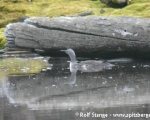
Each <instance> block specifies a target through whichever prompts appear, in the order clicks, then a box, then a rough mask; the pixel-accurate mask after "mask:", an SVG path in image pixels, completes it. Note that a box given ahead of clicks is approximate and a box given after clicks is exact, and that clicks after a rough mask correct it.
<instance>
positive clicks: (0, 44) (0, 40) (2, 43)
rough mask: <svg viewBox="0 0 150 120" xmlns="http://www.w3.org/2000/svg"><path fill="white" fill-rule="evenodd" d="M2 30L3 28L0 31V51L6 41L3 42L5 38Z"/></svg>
mask: <svg viewBox="0 0 150 120" xmlns="http://www.w3.org/2000/svg"><path fill="white" fill-rule="evenodd" d="M4 29H5V28H1V29H0V49H3V48H4V44H5V43H6V40H5V37H4Z"/></svg>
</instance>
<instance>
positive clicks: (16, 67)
mask: <svg viewBox="0 0 150 120" xmlns="http://www.w3.org/2000/svg"><path fill="white" fill-rule="evenodd" d="M46 67H47V63H46V62H45V61H42V60H40V59H30V58H26V59H23V58H5V59H1V60H0V76H5V75H26V74H35V73H38V72H40V71H41V70H42V69H43V68H46Z"/></svg>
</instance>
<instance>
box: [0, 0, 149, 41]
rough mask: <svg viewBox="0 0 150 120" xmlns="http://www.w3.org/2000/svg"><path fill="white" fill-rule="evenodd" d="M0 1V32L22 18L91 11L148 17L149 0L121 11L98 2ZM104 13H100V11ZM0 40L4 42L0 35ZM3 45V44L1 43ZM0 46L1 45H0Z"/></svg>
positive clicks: (65, 0)
mask: <svg viewBox="0 0 150 120" xmlns="http://www.w3.org/2000/svg"><path fill="white" fill-rule="evenodd" d="M32 1H33V2H28V0H5V2H4V0H0V31H2V30H1V28H3V27H5V26H6V24H8V23H10V22H16V21H17V20H18V18H20V17H23V16H29V17H33V16H46V17H58V16H70V15H74V14H78V13H80V12H84V11H87V10H93V12H94V13H95V15H101V16H138V17H150V14H149V11H150V7H149V6H150V1H149V0H132V1H131V2H130V4H129V5H128V6H126V7H124V8H122V9H115V8H110V7H108V6H106V5H105V4H104V3H101V2H100V0H40V1H39V0H32ZM101 8H103V9H104V11H105V12H104V13H100V9H101ZM0 39H1V40H2V39H3V40H2V41H5V40H4V37H3V34H2V33H0ZM2 43H5V42H2ZM0 44H1V43H0Z"/></svg>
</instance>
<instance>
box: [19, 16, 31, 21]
mask: <svg viewBox="0 0 150 120" xmlns="http://www.w3.org/2000/svg"><path fill="white" fill-rule="evenodd" d="M27 18H29V17H28V16H23V17H21V18H19V19H18V22H24V20H25V19H27Z"/></svg>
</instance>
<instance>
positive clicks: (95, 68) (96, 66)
mask: <svg viewBox="0 0 150 120" xmlns="http://www.w3.org/2000/svg"><path fill="white" fill-rule="evenodd" d="M60 51H63V52H65V53H67V54H68V55H69V57H70V59H71V61H70V65H69V67H70V72H75V71H77V70H80V71H82V72H99V71H102V70H104V69H110V68H112V67H113V66H114V65H113V64H111V63H108V62H104V61H101V60H86V61H81V62H79V63H78V62H77V59H76V54H75V52H74V50H73V49H71V48H69V49H67V50H60Z"/></svg>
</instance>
